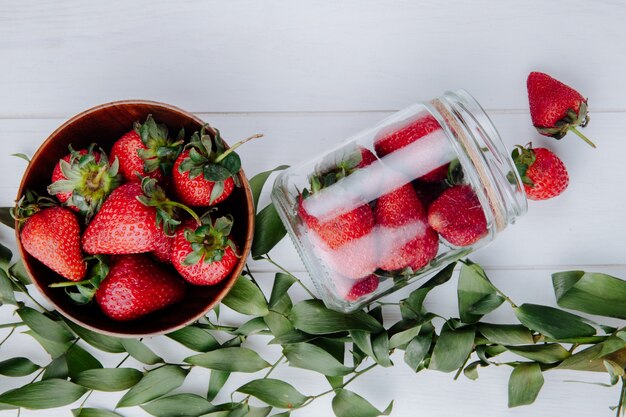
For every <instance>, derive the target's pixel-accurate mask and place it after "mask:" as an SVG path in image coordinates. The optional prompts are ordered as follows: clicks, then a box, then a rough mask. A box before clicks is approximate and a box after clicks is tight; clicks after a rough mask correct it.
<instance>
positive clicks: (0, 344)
mask: <svg viewBox="0 0 626 417" xmlns="http://www.w3.org/2000/svg"><path fill="white" fill-rule="evenodd" d="M13 332H15V327H13V328H12V329H11V331H10V332H9V334H8V335H7V336H6V337H5V338H4V339H2V342H0V346H2V345H3V344H4V342H6V341H7V340H9V337H11V335H12V334H13Z"/></svg>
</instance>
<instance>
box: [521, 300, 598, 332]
mask: <svg viewBox="0 0 626 417" xmlns="http://www.w3.org/2000/svg"><path fill="white" fill-rule="evenodd" d="M514 312H515V315H516V316H517V319H518V320H519V321H520V322H521V323H522V324H523V325H524V326H526V327H528V328H529V329H531V330H534V331H536V332H539V333H541V334H544V335H546V336H548V337H551V338H552V339H555V340H560V339H568V338H573V337H583V336H593V335H595V334H596V330H595V329H594V328H593V327H592V326H590V325H589V324H587V323H585V321H584V319H583V318H582V317H580V316H577V315H575V314H572V313H568V312H566V311H563V310H559V309H558V308H554V307H547V306H542V305H537V304H522V305H521V306H519V307H517V308H515V309H514Z"/></svg>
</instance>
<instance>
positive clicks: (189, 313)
mask: <svg viewBox="0 0 626 417" xmlns="http://www.w3.org/2000/svg"><path fill="white" fill-rule="evenodd" d="M149 114H152V116H153V117H154V118H155V120H156V121H157V122H158V123H163V124H165V125H167V126H168V128H169V129H170V134H171V135H173V136H175V135H176V134H177V133H178V131H179V130H180V129H181V128H184V129H185V133H186V138H189V137H190V135H191V133H193V132H194V131H196V130H198V129H200V128H201V127H202V125H203V124H204V122H203V121H202V120H200V119H199V118H197V117H196V116H194V115H192V114H190V113H187V112H185V111H183V110H181V109H178V108H176V107H173V106H169V105H166V104H163V103H157V102H150V101H121V102H114V103H109V104H104V105H101V106H98V107H94V108H92V109H90V110H87V111H85V112H83V113H81V114H79V115H77V116H74V117H73V118H72V119H70V120H68V121H67V122H66V123H64V124H63V125H62V126H61V127H59V128H58V129H57V130H56V131H55V132H53V133H52V134H51V135H50V136H49V137H48V139H47V140H46V141H45V142H44V143H43V144H42V145H41V147H40V148H39V149H38V150H37V152H36V153H35V155H34V156H33V158H32V160H31V163H30V164H29V166H28V168H27V170H26V172H25V174H24V177H23V179H22V183H21V185H20V188H19V192H18V198H19V197H20V196H21V195H22V194H23V193H24V192H25V191H26V190H27V189H32V190H35V191H37V192H38V193H39V194H40V195H47V192H46V187H47V186H48V185H49V183H50V178H51V176H52V170H53V169H54V166H55V164H56V163H57V162H58V160H59V159H60V158H62V157H63V156H65V155H67V154H68V146H69V145H70V144H71V145H72V147H73V148H74V149H77V150H78V149H83V148H86V147H88V146H89V145H90V144H91V143H94V142H95V143H97V144H98V146H100V147H101V148H102V149H103V150H104V151H105V152H106V153H107V154H108V153H109V152H110V150H111V147H112V146H113V143H114V142H115V141H116V140H117V139H119V138H120V137H121V136H122V135H123V134H124V133H126V132H128V131H129V130H131V129H132V126H133V122H135V121H144V120H145V119H146V117H147V116H148V115H149ZM239 179H240V180H241V183H242V187H240V188H235V190H234V191H233V193H232V195H231V196H230V197H229V198H228V199H226V201H224V202H223V203H222V204H220V205H218V206H217V207H218V211H217V213H216V214H217V215H219V214H227V213H230V214H232V215H233V216H234V218H235V224H234V227H233V238H234V240H235V242H236V244H237V246H238V248H239V250H240V253H241V255H242V256H241V259H240V261H239V263H238V264H237V266H236V267H235V269H234V270H233V271H232V273H231V275H230V276H229V277H227V278H226V279H225V280H223V281H222V282H220V283H219V284H217V285H212V286H193V285H190V284H188V288H187V294H186V296H185V299H184V300H183V301H181V302H179V303H177V304H175V305H172V306H170V307H168V308H165V309H162V310H159V311H157V312H154V313H152V314H149V315H148V316H146V317H144V318H141V319H138V320H133V321H128V322H116V321H114V320H111V319H109V318H108V317H106V316H105V315H104V314H103V313H102V312H101V311H100V309H99V308H98V306H97V305H96V304H95V302H92V303H90V304H89V305H84V306H79V305H76V304H74V303H73V302H72V301H71V300H70V298H69V297H68V296H67V294H65V291H64V289H63V288H50V287H49V284H51V283H53V282H60V281H64V280H65V278H63V277H61V276H59V275H58V274H56V273H55V272H53V271H52V270H50V269H49V268H47V267H46V266H44V265H43V264H42V263H41V262H39V261H37V260H36V259H35V258H33V257H32V256H30V255H29V254H28V253H27V252H26V251H24V249H23V247H22V245H21V242H20V239H19V233H18V232H16V235H17V242H18V248H19V251H20V253H21V256H22V258H23V260H24V264H25V266H26V268H27V270H28V272H29V273H30V275H31V278H32V279H33V283H34V284H35V285H36V286H37V288H38V289H39V290H40V291H41V292H42V294H43V295H44V296H45V297H46V298H47V299H48V300H49V301H50V302H51V303H52V304H53V305H54V306H55V307H56V309H57V310H58V311H59V312H60V313H61V314H63V315H64V316H66V317H67V318H69V319H71V320H72V321H74V322H76V323H78V324H80V325H82V326H84V327H87V328H89V329H91V330H96V331H99V332H101V333H106V334H111V335H116V336H122V337H123V336H127V337H138V336H148V335H155V334H161V333H167V332H169V331H173V330H175V329H177V328H180V327H183V326H184V325H186V324H189V323H191V322H193V321H195V320H197V319H198V318H200V317H202V316H203V315H204V314H206V313H207V312H208V311H209V310H210V309H211V308H213V306H214V305H215V304H217V303H218V302H219V301H220V300H221V299H222V298H223V297H224V296H225V295H226V294H227V293H228V291H229V290H230V288H231V287H232V285H233V284H234V282H235V281H236V279H237V277H238V276H239V274H240V272H241V270H242V268H243V266H244V264H245V261H246V258H247V256H248V253H249V251H250V246H251V243H252V233H253V219H254V217H253V207H252V205H253V204H252V197H251V193H250V189H249V186H248V182H247V180H246V178H245V175H244V173H243V171H242V172H240V173H239ZM198 211H199V212H200V214H202V210H201V209H198ZM167 268H169V266H167ZM172 270H173V268H172ZM174 272H175V271H174Z"/></svg>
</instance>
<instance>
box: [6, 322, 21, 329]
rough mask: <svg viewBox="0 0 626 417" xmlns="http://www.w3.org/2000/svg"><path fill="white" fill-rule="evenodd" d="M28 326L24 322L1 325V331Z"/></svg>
mask: <svg viewBox="0 0 626 417" xmlns="http://www.w3.org/2000/svg"><path fill="white" fill-rule="evenodd" d="M24 325H26V323H24V322H23V321H16V322H13V323H4V324H0V329H6V328H8V327H13V328H15V327H18V326H24Z"/></svg>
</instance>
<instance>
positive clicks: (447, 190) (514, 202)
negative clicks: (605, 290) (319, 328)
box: [272, 90, 527, 312]
mask: <svg viewBox="0 0 626 417" xmlns="http://www.w3.org/2000/svg"><path fill="white" fill-rule="evenodd" d="M272 201H273V202H274V205H275V206H276V209H277V211H278V213H279V215H280V217H281V219H282V221H283V223H284V224H285V226H286V228H287V231H288V233H289V235H290V236H291V239H292V240H293V242H294V244H295V246H296V248H297V250H298V253H299V254H300V257H301V258H302V261H303V262H304V265H305V267H306V269H307V271H308V272H309V274H310V275H311V278H312V280H313V282H314V283H315V286H316V288H317V290H318V292H319V294H320V295H321V298H322V299H323V300H324V302H325V304H326V305H327V306H328V307H329V308H332V309H335V310H338V311H343V312H350V311H354V310H357V309H359V308H361V307H363V306H364V305H365V304H368V303H370V302H372V301H373V300H375V299H378V298H380V297H382V296H383V295H386V294H389V293H391V292H393V291H395V290H397V289H399V288H401V287H404V286H406V285H407V284H408V283H409V282H411V281H414V280H417V279H419V278H423V277H427V276H428V275H431V274H433V273H434V272H436V271H438V270H439V269H441V268H443V267H445V266H446V265H448V264H450V263H451V262H453V261H455V260H458V259H460V258H462V257H465V256H467V255H468V254H469V253H471V252H473V251H474V250H476V249H478V248H480V247H483V246H485V245H486V244H487V243H489V242H491V241H492V240H493V239H494V238H495V236H496V235H497V233H498V232H500V231H502V230H504V229H505V228H506V226H507V225H508V224H510V223H513V222H514V221H515V219H516V217H517V216H520V215H522V214H524V213H525V212H526V208H527V202H526V196H525V193H524V187H523V186H522V182H521V179H520V177H519V174H518V173H517V170H516V168H515V165H514V163H513V161H512V159H511V157H510V156H509V153H508V151H507V150H506V148H505V146H504V144H503V143H502V140H501V139H500V136H499V135H498V132H497V131H496V129H495V127H494V125H493V123H492V122H491V120H490V119H489V117H488V116H487V114H486V113H485V111H484V110H483V109H482V107H481V106H480V105H479V104H478V102H476V100H475V99H474V98H473V97H472V96H471V95H470V94H469V93H467V92H466V91H464V90H458V91H456V92H446V93H445V94H443V95H442V96H441V97H438V98H435V99H433V100H431V101H429V102H424V103H418V104H415V105H413V106H411V107H409V108H407V109H404V110H402V111H399V112H398V113H395V114H393V115H392V116H390V117H388V118H386V119H385V120H383V121H381V122H380V123H379V124H378V125H376V126H374V127H372V128H371V129H368V130H365V131H363V132H361V133H358V134H357V135H355V136H353V137H351V138H349V139H348V140H346V141H345V142H343V143H342V144H341V145H340V146H338V147H337V148H335V149H334V150H332V151H330V152H328V153H325V154H323V155H320V156H317V157H315V158H313V159H311V160H309V161H307V162H304V163H303V164H301V165H298V166H294V167H291V168H289V169H288V170H286V171H284V172H283V173H281V174H280V175H279V176H278V177H277V179H276V181H275V183H274V188H273V190H272Z"/></svg>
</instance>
